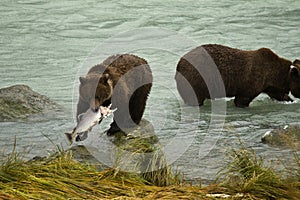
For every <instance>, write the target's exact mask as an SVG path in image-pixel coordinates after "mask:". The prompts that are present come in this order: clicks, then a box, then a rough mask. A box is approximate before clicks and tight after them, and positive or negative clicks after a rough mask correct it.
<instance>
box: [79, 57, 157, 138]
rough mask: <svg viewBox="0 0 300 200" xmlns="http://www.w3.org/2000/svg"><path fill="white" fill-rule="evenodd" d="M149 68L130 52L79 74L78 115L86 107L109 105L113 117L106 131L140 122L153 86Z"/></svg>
mask: <svg viewBox="0 0 300 200" xmlns="http://www.w3.org/2000/svg"><path fill="white" fill-rule="evenodd" d="M152 79H153V78H152V72H151V70H150V67H149V65H148V63H147V61H146V60H144V59H142V58H140V57H138V56H135V55H131V54H121V55H113V56H110V57H108V58H107V59H106V60H104V61H103V62H102V63H101V64H98V65H95V66H94V67H92V68H91V69H90V70H89V71H88V73H87V75H86V76H83V77H80V78H79V80H80V86H79V101H78V104H77V117H78V115H80V114H81V113H84V112H86V110H87V109H89V108H91V109H92V110H95V111H97V110H98V109H99V107H100V106H106V107H107V106H109V105H110V104H112V109H113V108H117V110H116V111H115V112H114V120H113V122H112V124H111V125H110V128H109V130H108V131H107V134H108V135H113V134H114V133H116V132H118V131H123V130H124V129H126V128H129V127H132V126H134V125H136V124H139V123H140V121H141V118H142V116H143V113H144V110H145V107H146V101H147V98H148V95H149V93H150V90H151V86H152Z"/></svg>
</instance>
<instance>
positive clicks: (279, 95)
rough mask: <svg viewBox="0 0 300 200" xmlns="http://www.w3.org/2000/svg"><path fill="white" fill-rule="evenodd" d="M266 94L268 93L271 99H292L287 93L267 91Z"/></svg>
mask: <svg viewBox="0 0 300 200" xmlns="http://www.w3.org/2000/svg"><path fill="white" fill-rule="evenodd" d="M267 94H268V95H269V97H271V98H272V99H276V100H277V101H291V102H293V99H291V97H289V95H288V94H285V93H283V92H267Z"/></svg>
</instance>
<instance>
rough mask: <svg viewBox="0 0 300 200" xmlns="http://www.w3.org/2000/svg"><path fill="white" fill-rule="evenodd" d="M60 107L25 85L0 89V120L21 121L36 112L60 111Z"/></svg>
mask: <svg viewBox="0 0 300 200" xmlns="http://www.w3.org/2000/svg"><path fill="white" fill-rule="evenodd" d="M60 110H62V107H61V106H60V105H58V104H57V103H55V102H53V101H51V100H50V99H49V98H48V97H46V96H44V95H41V94H39V93H37V92H34V91H33V90H32V89H31V88H30V87H29V86H27V85H14V86H10V87H6V88H1V89H0V121H2V122H3V121H5V122H6V121H20V120H21V121H22V120H27V119H29V118H30V117H34V116H37V115H38V114H46V113H48V112H50V111H60Z"/></svg>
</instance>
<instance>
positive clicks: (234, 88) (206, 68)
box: [175, 44, 300, 107]
mask: <svg viewBox="0 0 300 200" xmlns="http://www.w3.org/2000/svg"><path fill="white" fill-rule="evenodd" d="M292 64H293V63H292V62H291V61H289V60H286V59H284V58H281V57H279V56H278V55H276V54H275V53H274V52H272V51H271V50H270V49H268V48H260V49H258V50H253V51H246V50H240V49H235V48H231V47H227V46H223V45H218V44H207V45H202V46H199V47H197V48H195V49H193V50H191V51H190V52H188V53H187V54H185V55H184V56H183V57H182V58H181V59H180V61H179V62H178V65H177V69H176V75H175V79H176V84H177V89H178V91H179V94H180V96H181V97H182V98H183V100H184V102H185V103H186V104H188V105H199V106H201V105H203V101H204V100H205V99H209V98H210V99H214V98H220V97H225V96H226V97H235V99H234V103H235V105H236V106H237V107H248V106H249V104H250V102H251V101H252V100H253V99H254V98H255V97H256V96H258V95H259V94H260V93H266V94H268V95H269V96H270V97H271V98H274V99H276V100H278V101H292V99H291V98H290V97H289V95H288V94H289V92H290V91H291V93H292V94H293V95H294V96H295V97H297V98H300V64H299V60H295V61H294V64H293V65H292Z"/></svg>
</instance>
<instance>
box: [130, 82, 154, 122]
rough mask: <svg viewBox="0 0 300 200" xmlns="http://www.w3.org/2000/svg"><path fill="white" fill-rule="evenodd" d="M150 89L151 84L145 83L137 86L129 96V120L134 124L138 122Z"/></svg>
mask: <svg viewBox="0 0 300 200" xmlns="http://www.w3.org/2000/svg"><path fill="white" fill-rule="evenodd" d="M150 90H151V84H146V85H144V86H142V87H140V88H138V89H137V90H136V91H135V92H134V93H133V94H132V96H131V98H130V101H129V112H130V116H131V120H132V121H133V122H134V123H135V124H139V123H140V121H141V119H142V117H143V114H144V111H145V107H146V101H147V98H148V94H149V93H150Z"/></svg>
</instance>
